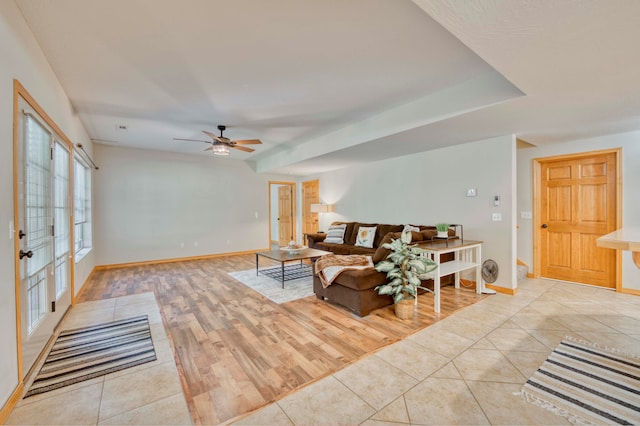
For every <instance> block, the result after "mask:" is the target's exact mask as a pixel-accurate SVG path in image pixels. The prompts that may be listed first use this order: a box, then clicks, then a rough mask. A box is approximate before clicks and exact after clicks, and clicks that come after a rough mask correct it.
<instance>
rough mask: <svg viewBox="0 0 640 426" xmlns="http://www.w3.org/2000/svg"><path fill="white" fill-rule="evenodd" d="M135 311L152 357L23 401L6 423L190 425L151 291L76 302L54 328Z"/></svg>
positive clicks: (158, 311)
mask: <svg viewBox="0 0 640 426" xmlns="http://www.w3.org/2000/svg"><path fill="white" fill-rule="evenodd" d="M140 314H147V315H148V316H149V324H150V326H151V335H152V339H153V345H154V348H155V350H156V356H157V358H158V359H157V360H156V361H153V362H148V363H146V364H142V365H138V366H135V367H132V368H127V369H124V370H120V371H118V372H115V373H112V374H108V375H106V376H103V377H97V378H95V379H92V380H88V381H84V382H80V383H76V384H75V385H72V386H67V387H64V388H60V389H56V390H54V391H51V392H47V393H44V394H40V395H36V396H32V397H30V398H26V399H23V400H21V401H20V402H19V403H18V404H17V405H16V407H15V408H14V410H13V411H12V413H11V415H10V416H9V418H8V419H7V422H6V424H8V425H24V424H30V425H32V424H46V425H51V424H64V425H71V424H81V425H96V424H98V425H101V424H105V425H107V424H135V425H142V424H154V425H155V424H170V425H190V424H192V422H191V417H190V414H189V409H188V407H187V403H186V401H185V398H184V394H183V392H182V386H181V384H180V379H179V376H178V370H177V368H176V365H175V362H174V360H173V354H172V352H171V346H170V345H169V340H168V338H167V334H166V333H165V330H164V326H163V325H162V318H161V316H160V310H159V308H158V305H157V303H156V300H155V297H154V295H153V293H143V294H137V295H133V296H124V297H119V298H116V299H108V300H100V301H96V302H86V303H79V304H77V305H76V306H74V307H73V308H72V309H71V311H70V312H69V314H68V315H67V317H66V318H65V319H64V322H63V324H62V325H61V327H60V328H61V329H72V328H76V327H84V326H87V325H92V324H99V323H102V322H108V321H114V320H117V319H121V318H127V317H131V316H135V315H140ZM28 385H29V384H28V383H27V384H26V386H25V388H26V389H28V387H29V386H28Z"/></svg>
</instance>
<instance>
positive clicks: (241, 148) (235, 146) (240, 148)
mask: <svg viewBox="0 0 640 426" xmlns="http://www.w3.org/2000/svg"><path fill="white" fill-rule="evenodd" d="M231 148H235V149H239V150H240V151H244V152H253V151H255V149H251V148H246V147H244V146H238V145H231Z"/></svg>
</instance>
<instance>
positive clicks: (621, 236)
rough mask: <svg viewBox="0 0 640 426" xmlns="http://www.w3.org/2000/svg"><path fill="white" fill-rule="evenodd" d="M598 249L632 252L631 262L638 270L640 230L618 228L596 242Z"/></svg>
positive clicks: (639, 266)
mask: <svg viewBox="0 0 640 426" xmlns="http://www.w3.org/2000/svg"><path fill="white" fill-rule="evenodd" d="M596 245H597V246H598V247H603V248H610V249H615V250H628V251H631V252H633V262H634V263H635V264H636V266H637V267H638V268H640V228H638V227H628V228H620V229H618V230H617V231H613V232H611V233H609V234H606V235H603V236H602V237H600V238H598V239H597V240H596Z"/></svg>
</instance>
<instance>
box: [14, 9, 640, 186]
mask: <svg viewBox="0 0 640 426" xmlns="http://www.w3.org/2000/svg"><path fill="white" fill-rule="evenodd" d="M16 3H17V4H18V6H19V7H20V9H21V11H22V13H23V15H24V17H25V19H26V21H27V23H28V24H29V26H30V28H31V29H32V31H33V33H34V35H35V37H36V39H37V40H38V43H39V44H40V46H41V47H42V50H43V51H44V53H45V55H46V56H47V58H48V60H49V62H50V63H51V66H52V68H53V70H54V72H55V73H56V75H57V76H58V78H59V80H60V82H61V84H62V86H63V87H64V88H65V91H66V92H67V94H68V95H69V97H70V100H71V102H72V104H73V106H74V107H75V109H76V110H77V112H78V114H79V116H80V118H81V120H82V122H83V123H84V125H85V127H86V129H87V131H88V132H89V135H90V137H91V138H93V139H95V140H97V141H100V140H102V141H107V142H105V143H111V144H116V145H121V146H131V147H138V148H144V149H160V150H167V151H175V152H187V153H194V154H196V153H202V149H203V148H204V145H201V144H198V143H197V142H177V141H174V140H173V138H174V137H178V138H196V139H202V138H203V137H204V135H202V133H201V130H209V131H215V128H216V126H217V125H218V124H226V125H227V126H228V127H229V128H228V130H227V132H225V136H228V137H230V138H232V139H244V138H260V139H261V140H262V141H263V143H264V145H261V146H258V147H257V150H256V152H255V153H253V154H247V153H243V152H240V151H233V153H232V157H233V158H236V159H243V160H251V161H255V162H256V169H257V170H258V171H277V172H285V173H291V174H300V175H304V174H310V173H315V172H322V171H326V170H331V169H335V168H337V167H346V166H349V165H352V164H354V163H358V162H365V161H372V160H379V159H382V158H386V157H389V156H397V155H405V154H410V153H414V152H419V151H424V150H428V149H433V148H436V147H440V146H445V145H449V144H455V143H462V142H466V141H471V140H477V139H481V138H484V137H490V136H495V135H500V134H506V133H515V134H517V135H518V136H519V137H520V138H521V139H524V140H526V141H528V142H531V143H533V144H544V143H552V142H556V141H563V140H567V139H572V138H575V137H581V136H593V135H600V134H605V133H616V132H623V131H629V130H640V83H638V77H639V76H640V58H639V57H638V55H637V46H636V44H637V40H640V25H638V22H640V2H638V1H635V0H618V1H615V2H612V1H609V0H598V1H580V2H576V1H568V0H566V1H565V0H509V1H504V0H481V1H459V0H449V1H446V0H415V3H414V2H412V1H409V0H322V1H300V0H268V1H265V0H94V1H86V0H55V1H51V0H16ZM117 125H125V126H127V128H128V130H127V132H125V133H123V132H120V131H118V130H116V126H117ZM389 146H392V147H393V148H392V149H389ZM202 155H205V154H204V153H202Z"/></svg>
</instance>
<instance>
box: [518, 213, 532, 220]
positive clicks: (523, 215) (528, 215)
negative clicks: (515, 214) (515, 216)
mask: <svg viewBox="0 0 640 426" xmlns="http://www.w3.org/2000/svg"><path fill="white" fill-rule="evenodd" d="M520 219H533V213H531V212H520Z"/></svg>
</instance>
